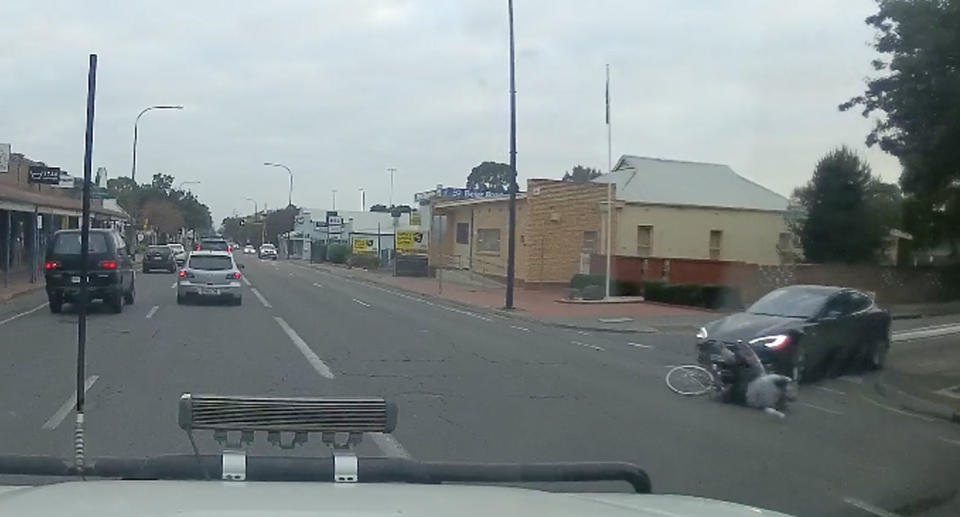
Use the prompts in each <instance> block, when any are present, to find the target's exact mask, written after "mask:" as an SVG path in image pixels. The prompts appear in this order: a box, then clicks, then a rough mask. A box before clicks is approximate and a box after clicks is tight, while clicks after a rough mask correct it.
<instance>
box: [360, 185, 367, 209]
mask: <svg viewBox="0 0 960 517" xmlns="http://www.w3.org/2000/svg"><path fill="white" fill-rule="evenodd" d="M366 209H367V192H366V191H365V190H363V187H360V211H361V212H363V211H364V210H366Z"/></svg>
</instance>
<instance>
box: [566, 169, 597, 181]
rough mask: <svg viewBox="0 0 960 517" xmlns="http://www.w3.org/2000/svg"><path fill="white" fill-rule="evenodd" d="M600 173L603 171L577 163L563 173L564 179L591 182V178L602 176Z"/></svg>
mask: <svg viewBox="0 0 960 517" xmlns="http://www.w3.org/2000/svg"><path fill="white" fill-rule="evenodd" d="M600 174H601V172H600V170H599V169H592V168H590V167H584V166H583V165H577V166H575V167H574V168H573V169H572V170H570V171H567V172H565V173H564V174H563V181H572V182H574V183H589V182H590V180H592V179H593V178H596V177H598V176H600Z"/></svg>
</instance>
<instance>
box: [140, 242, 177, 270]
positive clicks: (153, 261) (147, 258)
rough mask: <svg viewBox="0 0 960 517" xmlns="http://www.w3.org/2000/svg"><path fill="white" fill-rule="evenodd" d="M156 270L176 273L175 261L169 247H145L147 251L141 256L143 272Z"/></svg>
mask: <svg viewBox="0 0 960 517" xmlns="http://www.w3.org/2000/svg"><path fill="white" fill-rule="evenodd" d="M157 269H162V270H164V271H166V272H168V273H176V271H177V259H176V258H174V256H173V250H172V249H170V247H169V246H147V251H146V253H144V254H143V272H144V273H149V272H150V271H154V270H157Z"/></svg>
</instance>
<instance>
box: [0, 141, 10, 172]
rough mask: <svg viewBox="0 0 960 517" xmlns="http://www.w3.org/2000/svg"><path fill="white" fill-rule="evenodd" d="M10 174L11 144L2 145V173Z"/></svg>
mask: <svg viewBox="0 0 960 517" xmlns="http://www.w3.org/2000/svg"><path fill="white" fill-rule="evenodd" d="M5 172H10V144H0V173H5Z"/></svg>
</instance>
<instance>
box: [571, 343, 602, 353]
mask: <svg viewBox="0 0 960 517" xmlns="http://www.w3.org/2000/svg"><path fill="white" fill-rule="evenodd" d="M570 343H572V344H574V345H577V346H582V347H585V348H590V349H593V350H596V351H598V352H606V350H607V349H606V348H603V347H602V346H597V345H591V344H590V343H584V342H583V341H571V342H570Z"/></svg>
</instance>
